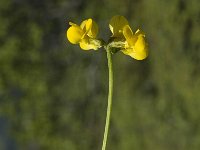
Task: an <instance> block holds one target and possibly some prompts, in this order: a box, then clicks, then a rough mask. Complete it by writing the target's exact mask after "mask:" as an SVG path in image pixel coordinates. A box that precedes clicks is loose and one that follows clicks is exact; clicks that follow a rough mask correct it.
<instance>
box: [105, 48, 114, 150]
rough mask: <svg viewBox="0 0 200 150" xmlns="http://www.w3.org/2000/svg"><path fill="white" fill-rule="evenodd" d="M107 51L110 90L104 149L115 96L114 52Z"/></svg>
mask: <svg viewBox="0 0 200 150" xmlns="http://www.w3.org/2000/svg"><path fill="white" fill-rule="evenodd" d="M106 52H107V59H108V75H109V90H108V106H107V114H106V124H105V130H104V137H103V144H102V150H106V143H107V139H108V131H109V125H110V114H111V109H112V97H113V67H112V53H111V51H110V49H109V48H108V47H107V48H106Z"/></svg>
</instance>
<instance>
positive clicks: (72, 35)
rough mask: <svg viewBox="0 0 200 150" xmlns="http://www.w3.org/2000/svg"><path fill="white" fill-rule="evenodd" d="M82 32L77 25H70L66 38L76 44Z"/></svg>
mask: <svg viewBox="0 0 200 150" xmlns="http://www.w3.org/2000/svg"><path fill="white" fill-rule="evenodd" d="M83 34H84V32H83V30H82V29H81V28H80V27H79V26H77V25H72V26H71V27H70V28H69V29H68V30H67V39H68V40H69V41H70V42H71V43H72V44H77V43H79V42H80V40H81V38H82V36H83Z"/></svg>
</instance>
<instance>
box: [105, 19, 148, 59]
mask: <svg viewBox="0 0 200 150" xmlns="http://www.w3.org/2000/svg"><path fill="white" fill-rule="evenodd" d="M109 27H110V30H111V32H112V33H113V35H112V36H113V37H116V38H124V40H125V46H124V48H123V49H122V52H123V53H124V54H126V55H129V56H131V57H132V58H134V59H137V60H143V59H145V58H146V57H147V56H148V47H147V43H146V41H145V35H144V33H143V32H141V31H140V30H139V29H138V30H137V31H136V32H135V33H134V34H133V32H132V30H131V28H130V26H129V24H128V21H127V20H126V19H125V18H124V17H123V16H114V17H113V18H112V19H111V20H110V24H109Z"/></svg>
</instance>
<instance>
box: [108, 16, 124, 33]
mask: <svg viewBox="0 0 200 150" xmlns="http://www.w3.org/2000/svg"><path fill="white" fill-rule="evenodd" d="M125 25H128V21H127V19H126V18H125V17H123V16H119V15H117V16H114V17H112V18H111V20H110V23H109V28H110V30H111V32H112V34H113V35H112V36H113V37H120V36H122V32H123V27H124V26H125Z"/></svg>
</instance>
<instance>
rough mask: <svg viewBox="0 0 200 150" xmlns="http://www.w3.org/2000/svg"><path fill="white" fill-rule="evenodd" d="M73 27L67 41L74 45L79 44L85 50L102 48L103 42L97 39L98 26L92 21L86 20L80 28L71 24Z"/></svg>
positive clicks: (68, 33)
mask: <svg viewBox="0 0 200 150" xmlns="http://www.w3.org/2000/svg"><path fill="white" fill-rule="evenodd" d="M69 24H70V25H71V27H70V28H69V29H68V30H67V33H66V35H67V39H68V40H69V42H71V43H72V44H79V45H80V47H81V48H82V49H83V50H90V49H94V50H97V49H98V48H100V47H101V45H102V44H101V41H100V40H98V39H96V36H97V34H98V25H97V24H96V22H95V21H93V20H92V19H87V20H84V21H83V22H82V23H81V25H80V26H78V25H77V24H74V23H72V22H69Z"/></svg>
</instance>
